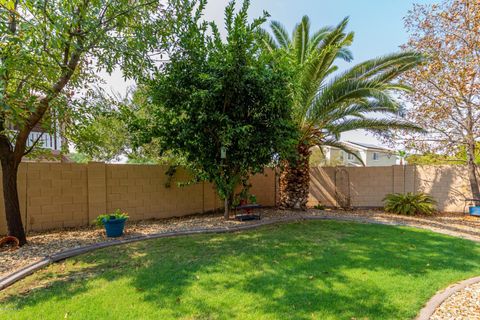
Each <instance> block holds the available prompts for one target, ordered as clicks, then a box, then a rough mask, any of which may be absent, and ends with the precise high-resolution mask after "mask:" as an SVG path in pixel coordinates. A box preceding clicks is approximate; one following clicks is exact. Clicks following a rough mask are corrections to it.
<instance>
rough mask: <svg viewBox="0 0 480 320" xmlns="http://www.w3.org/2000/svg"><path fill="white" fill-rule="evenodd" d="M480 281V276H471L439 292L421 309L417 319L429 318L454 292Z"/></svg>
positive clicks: (426, 319) (425, 319)
mask: <svg viewBox="0 0 480 320" xmlns="http://www.w3.org/2000/svg"><path fill="white" fill-rule="evenodd" d="M479 282H480V277H475V278H470V279H467V280H463V281H461V282H458V283H455V284H452V285H451V286H449V287H448V288H446V289H444V290H441V291H439V292H437V294H435V295H434V296H433V297H432V298H431V299H430V300H428V302H427V304H426V305H425V306H424V307H423V309H422V310H420V313H419V314H418V316H417V318H416V320H429V319H430V317H431V316H432V315H433V314H434V313H435V311H436V310H437V309H438V307H440V305H441V304H442V303H443V302H444V301H445V300H447V299H448V298H449V297H450V296H452V295H453V294H454V293H456V292H458V291H461V290H463V289H465V288H466V287H468V286H470V285H472V284H476V283H479Z"/></svg>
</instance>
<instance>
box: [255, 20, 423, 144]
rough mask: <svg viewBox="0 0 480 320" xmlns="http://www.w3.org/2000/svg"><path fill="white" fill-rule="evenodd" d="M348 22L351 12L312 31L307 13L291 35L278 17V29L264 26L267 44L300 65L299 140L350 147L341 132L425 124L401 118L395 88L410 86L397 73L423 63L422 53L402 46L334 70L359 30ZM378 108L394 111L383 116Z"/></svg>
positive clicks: (295, 92)
mask: <svg viewBox="0 0 480 320" xmlns="http://www.w3.org/2000/svg"><path fill="white" fill-rule="evenodd" d="M347 24H348V18H345V19H343V20H342V21H341V22H340V23H339V24H338V25H337V26H335V27H324V28H321V29H320V30H318V31H316V32H314V33H313V34H311V32H310V20H309V18H308V17H307V16H304V17H303V18H302V21H301V22H300V23H299V24H297V25H296V26H295V28H294V30H293V34H292V36H291V37H290V36H289V34H288V32H287V31H286V30H285V28H284V27H283V26H282V25H281V24H280V23H279V22H276V21H273V22H272V23H271V29H272V30H271V31H272V34H273V35H271V34H269V33H268V32H266V31H263V32H262V37H261V39H262V43H263V45H264V47H265V48H267V49H268V50H284V51H285V52H286V54H287V55H288V59H289V60H290V61H291V63H292V64H293V65H294V66H295V68H296V70H297V78H296V81H295V83H292V90H291V92H292V94H293V97H294V120H295V121H296V123H297V125H298V127H299V130H300V133H301V140H300V143H301V144H304V145H307V146H313V145H319V146H325V145H330V146H334V147H338V148H341V149H343V150H345V151H347V152H350V150H348V149H346V148H345V147H344V146H343V145H342V144H340V143H339V142H338V140H339V138H340V134H341V133H342V132H346V131H351V130H356V129H367V130H372V131H385V130H388V129H394V128H395V129H409V130H421V129H420V128H419V127H418V126H416V125H414V124H412V123H408V122H406V121H403V120H399V118H398V114H399V111H400V110H401V106H400V105H399V103H398V102H397V101H396V100H395V99H394V98H393V96H392V93H394V92H395V91H405V90H409V88H407V87H405V86H403V85H401V84H399V83H398V81H397V79H398V76H399V75H401V74H402V73H403V72H405V71H407V70H409V69H411V68H413V67H414V66H416V65H417V64H419V63H420V62H421V61H422V56H421V55H420V54H418V53H414V52H400V53H396V54H391V55H387V56H384V57H380V58H376V59H372V60H368V61H365V62H363V63H360V64H358V65H355V66H354V67H352V68H351V69H349V70H347V71H345V72H342V73H339V74H335V75H334V73H335V71H337V69H338V67H337V66H336V65H335V62H336V60H337V59H343V60H345V61H351V60H352V59H353V57H352V54H351V52H350V50H349V49H348V47H349V46H350V45H351V44H352V42H353V38H354V34H353V32H346V31H345V29H346V27H347ZM378 114H387V115H390V117H378V116H376V115H378ZM392 115H393V116H394V117H392Z"/></svg>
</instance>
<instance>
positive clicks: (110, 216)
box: [95, 209, 129, 226]
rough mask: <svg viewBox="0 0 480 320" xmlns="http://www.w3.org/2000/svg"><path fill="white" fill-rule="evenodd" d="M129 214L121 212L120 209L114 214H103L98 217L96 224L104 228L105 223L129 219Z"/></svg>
mask: <svg viewBox="0 0 480 320" xmlns="http://www.w3.org/2000/svg"><path fill="white" fill-rule="evenodd" d="M128 218H129V217H128V214H127V213H126V212H121V211H120V209H117V210H115V211H114V212H112V213H107V214H101V215H99V216H98V217H97V219H96V220H95V222H96V223H97V225H98V226H103V224H104V222H105V221H110V220H116V219H128Z"/></svg>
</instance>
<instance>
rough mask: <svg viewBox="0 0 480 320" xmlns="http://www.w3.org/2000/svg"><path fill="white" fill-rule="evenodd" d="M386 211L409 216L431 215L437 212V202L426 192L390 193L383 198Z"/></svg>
mask: <svg viewBox="0 0 480 320" xmlns="http://www.w3.org/2000/svg"><path fill="white" fill-rule="evenodd" d="M383 201H384V203H385V211H387V212H392V213H396V214H403V215H408V216H413V215H417V214H420V215H431V214H433V213H435V211H436V209H435V207H436V204H437V202H436V201H435V200H434V199H433V198H432V197H431V196H429V195H427V194H425V193H418V194H414V193H412V192H408V193H407V194H401V193H394V194H389V195H387V196H386V197H385V198H384V199H383Z"/></svg>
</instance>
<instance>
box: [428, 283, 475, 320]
mask: <svg viewBox="0 0 480 320" xmlns="http://www.w3.org/2000/svg"><path fill="white" fill-rule="evenodd" d="M447 319H448V320H451V319H456V320H460V319H464V320H480V283H476V284H474V285H471V286H468V287H466V288H465V289H463V290H461V291H459V292H456V293H454V294H452V295H451V296H450V297H449V298H448V299H447V300H445V301H444V302H443V303H442V304H441V305H440V307H439V308H438V309H437V310H436V311H435V313H434V314H433V315H432V316H431V317H430V320H447Z"/></svg>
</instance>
